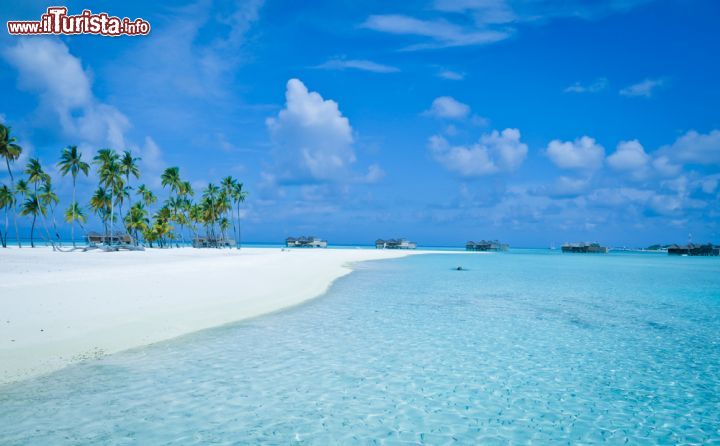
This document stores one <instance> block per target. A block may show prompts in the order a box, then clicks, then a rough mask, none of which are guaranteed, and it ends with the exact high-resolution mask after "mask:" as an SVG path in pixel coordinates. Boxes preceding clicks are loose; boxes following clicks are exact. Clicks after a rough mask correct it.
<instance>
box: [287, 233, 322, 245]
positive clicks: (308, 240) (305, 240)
mask: <svg viewBox="0 0 720 446" xmlns="http://www.w3.org/2000/svg"><path fill="white" fill-rule="evenodd" d="M327 245H328V243H327V240H322V239H321V238H320V237H315V236H313V235H311V236H309V237H305V236H302V237H298V238H295V237H288V238H286V239H285V246H287V247H288V248H327Z"/></svg>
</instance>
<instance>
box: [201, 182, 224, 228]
mask: <svg viewBox="0 0 720 446" xmlns="http://www.w3.org/2000/svg"><path fill="white" fill-rule="evenodd" d="M219 195H220V188H219V187H217V186H215V185H214V184H212V183H210V184H208V185H207V187H206V188H205V190H204V191H203V202H202V206H203V221H204V223H205V227H206V228H209V230H208V231H207V232H208V238H210V237H211V236H212V238H215V221H216V219H217V209H216V206H217V205H216V202H217V199H218V197H219Z"/></svg>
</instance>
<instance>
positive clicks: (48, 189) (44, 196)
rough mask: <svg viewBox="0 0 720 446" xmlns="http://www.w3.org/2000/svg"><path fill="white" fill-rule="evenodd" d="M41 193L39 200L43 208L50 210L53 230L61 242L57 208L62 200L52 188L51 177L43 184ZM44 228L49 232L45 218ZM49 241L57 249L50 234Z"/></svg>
mask: <svg viewBox="0 0 720 446" xmlns="http://www.w3.org/2000/svg"><path fill="white" fill-rule="evenodd" d="M39 192H40V193H39V194H38V198H40V202H41V203H42V205H43V206H47V207H49V208H50V217H51V218H52V224H53V230H54V231H55V238H57V239H58V240H60V234H58V230H57V222H56V221H55V206H56V205H57V204H58V203H60V199H59V198H58V196H57V194H56V193H55V191H54V190H53V188H52V184H51V182H50V177H49V176H48V177H47V178H46V179H45V182H43V185H42V186H40V191H39ZM43 226H45V231H46V232H47V225H46V224H45V220H44V217H43ZM48 239H50V243H52V244H53V248H54V247H55V244H54V243H53V241H52V237H50V234H48Z"/></svg>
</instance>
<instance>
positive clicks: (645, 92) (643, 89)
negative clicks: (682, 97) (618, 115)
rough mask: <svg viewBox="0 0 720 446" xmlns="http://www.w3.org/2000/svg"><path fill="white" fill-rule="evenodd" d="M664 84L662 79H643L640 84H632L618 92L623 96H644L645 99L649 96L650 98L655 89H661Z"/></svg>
mask: <svg viewBox="0 0 720 446" xmlns="http://www.w3.org/2000/svg"><path fill="white" fill-rule="evenodd" d="M664 84H665V81H664V80H662V79H645V80H644V81H642V82H638V83H637V84H633V85H630V86H628V87H625V88H623V89H622V90H620V94H621V95H623V96H631V97H637V96H644V97H646V98H649V97H650V96H652V94H653V91H654V90H655V89H656V88H658V87H661V86H662V85H664Z"/></svg>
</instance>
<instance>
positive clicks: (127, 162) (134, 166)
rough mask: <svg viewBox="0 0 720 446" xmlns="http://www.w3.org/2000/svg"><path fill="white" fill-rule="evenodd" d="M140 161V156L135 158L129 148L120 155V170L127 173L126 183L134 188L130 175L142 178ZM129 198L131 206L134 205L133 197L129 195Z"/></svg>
mask: <svg viewBox="0 0 720 446" xmlns="http://www.w3.org/2000/svg"><path fill="white" fill-rule="evenodd" d="M139 161H140V158H134V157H133V156H132V153H130V151H129V150H126V151H124V152H123V154H122V156H121V157H120V171H121V173H123V174H124V175H125V184H127V187H128V188H130V189H132V187H130V175H132V176H134V177H135V179H136V180H137V179H139V178H140V168H139V167H138V162H139ZM128 200H129V204H130V206H132V198H130V196H129V195H128Z"/></svg>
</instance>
